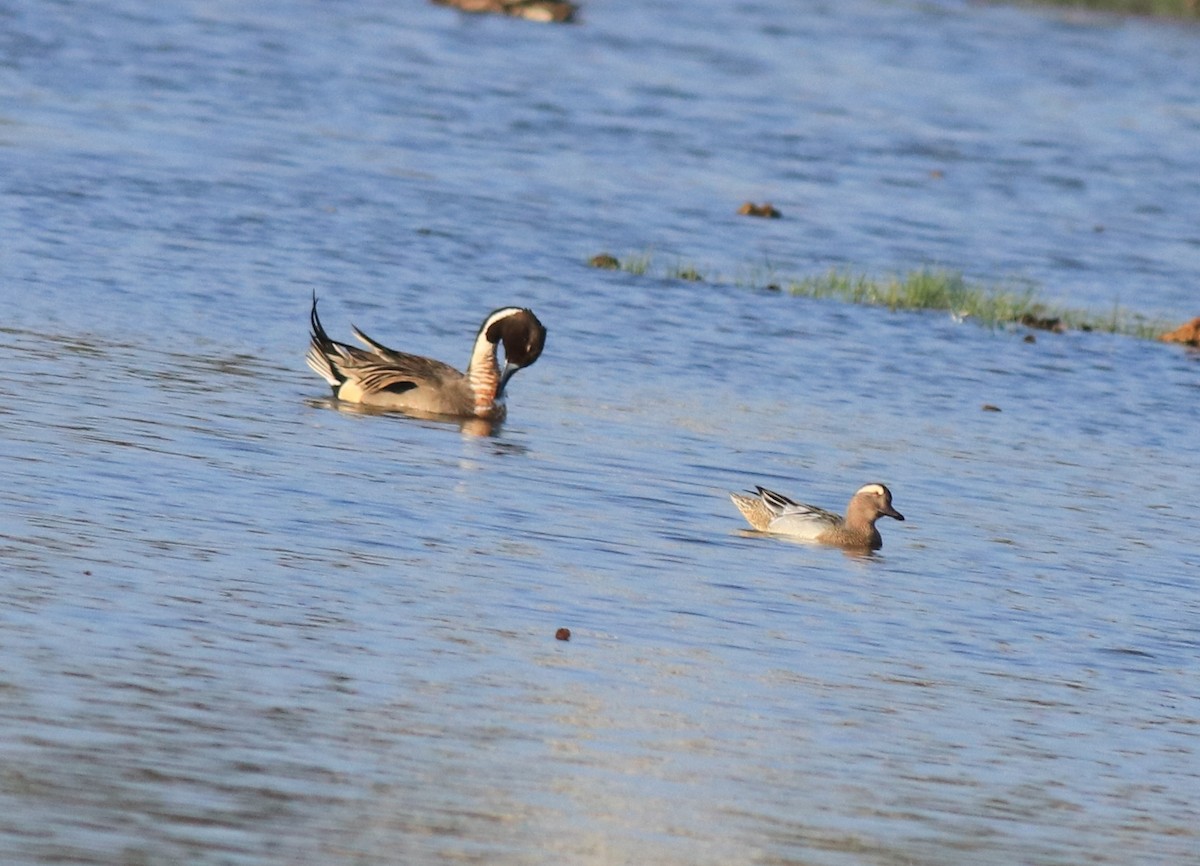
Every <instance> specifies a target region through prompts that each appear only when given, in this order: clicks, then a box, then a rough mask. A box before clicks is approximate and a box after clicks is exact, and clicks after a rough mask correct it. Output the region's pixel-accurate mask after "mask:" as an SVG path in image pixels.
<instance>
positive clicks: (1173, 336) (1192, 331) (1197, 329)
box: [1158, 316, 1200, 348]
mask: <svg viewBox="0 0 1200 866" xmlns="http://www.w3.org/2000/svg"><path fill="white" fill-rule="evenodd" d="M1158 339H1160V340H1162V341H1163V342H1164V343H1183V344H1184V345H1185V346H1194V347H1196V348H1200V316H1197V317H1196V318H1194V319H1192V320H1191V321H1190V322H1184V323H1183V324H1182V325H1180V326H1179V327H1178V328H1176V329H1175V330H1174V331H1168V332H1167V333H1165V334H1161V335H1159V338H1158Z"/></svg>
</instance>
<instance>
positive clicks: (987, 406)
mask: <svg viewBox="0 0 1200 866" xmlns="http://www.w3.org/2000/svg"><path fill="white" fill-rule="evenodd" d="M983 411H984V412H999V411H1000V407H999V406H993V405H992V404H991V403H984V404H983Z"/></svg>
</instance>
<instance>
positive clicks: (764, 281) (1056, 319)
mask: <svg viewBox="0 0 1200 866" xmlns="http://www.w3.org/2000/svg"><path fill="white" fill-rule="evenodd" d="M620 267H621V269H622V270H624V271H627V272H629V273H631V274H635V275H637V276H657V277H658V278H660V279H668V280H689V281H693V282H705V283H715V284H717V285H722V284H724V285H737V286H742V287H745V288H755V289H770V290H772V291H779V292H783V293H786V294H789V295H795V296H799V297H806V298H829V299H834V300H838V301H843V302H847V303H852V304H865V305H867V306H872V307H886V308H887V309H889V310H892V311H899V310H939V311H944V312H947V313H950V314H951V315H953V316H955V317H957V318H961V319H970V320H972V321H974V322H977V323H979V324H981V325H983V326H985V327H991V328H996V327H1006V326H1010V325H1025V326H1027V327H1031V328H1035V329H1039V330H1060V331H1061V330H1071V329H1074V330H1083V331H1102V332H1105V333H1111V334H1123V335H1126V336H1130V337H1137V338H1139V339H1144V340H1150V339H1155V338H1156V337H1158V335H1159V334H1161V333H1163V332H1164V331H1165V330H1167V328H1168V325H1167V323H1165V322H1162V321H1154V320H1150V319H1147V318H1146V317H1144V316H1141V315H1139V314H1137V313H1135V312H1132V311H1130V310H1128V309H1126V308H1124V307H1121V306H1120V305H1119V304H1114V305H1113V307H1112V308H1111V309H1108V310H1104V311H1102V312H1089V311H1086V310H1072V309H1067V308H1062V307H1056V306H1054V305H1052V304H1047V303H1045V302H1044V301H1042V300H1041V299H1040V298H1039V296H1038V292H1037V289H1036V288H1035V287H1033V286H1021V287H1017V288H1012V289H1009V288H1001V287H992V286H984V285H979V284H976V283H972V282H970V281H969V280H967V279H966V278H965V277H963V275H962V274H960V273H957V272H955V271H950V270H942V269H935V268H922V269H920V270H916V271H913V272H911V273H908V274H904V275H902V276H892V277H882V278H878V277H871V276H867V275H865V274H855V273H849V272H846V271H839V270H831V271H828V272H827V273H825V274H821V275H818V276H807V277H800V278H791V279H788V278H780V277H779V276H778V275H776V274H775V273H774V271H773V270H772V269H770V268H765V269H753V270H751V271H749V276H746V277H741V278H738V279H733V280H727V279H722V278H721V277H720V276H719V275H715V274H710V273H705V272H704V271H702V270H701V269H700V268H698V267H697V266H695V265H690V264H684V263H682V262H676V263H675V264H674V265H671V266H667V267H665V268H662V269H661V270H659V269H656V268H655V267H654V260H653V256H652V255H651V254H650V253H641V254H639V255H635V256H631V257H627V258H625V259H622V260H621V262H620Z"/></svg>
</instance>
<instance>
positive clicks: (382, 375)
mask: <svg viewBox="0 0 1200 866" xmlns="http://www.w3.org/2000/svg"><path fill="white" fill-rule="evenodd" d="M310 322H311V324H312V335H311V339H310V341H309V347H308V355H307V356H306V360H307V362H308V366H309V367H311V368H312V369H313V370H315V371H316V372H317V374H318V375H320V376H321V377H322V378H324V379H325V381H326V382H328V383H329V384H330V385H331V386H332V387H333V389H334V392H335V393H337V392H338V390H339V389H340V388H341V386H342V385H343V384H345V383H346V382H352V383H353V384H354V385H356V386H357V387H358V389H359V391H360V392H361V393H362V395H364V396H366V395H369V394H372V393H382V392H386V391H390V392H393V393H403V392H405V391H411V390H412V389H414V388H419V387H421V386H422V385H431V386H435V387H436V386H438V385H439V384H441V383H443V382H446V381H454V380H459V379H461V378H462V373H460V372H459V371H458V370H455V369H454V368H453V367H451V366H450V365H449V364H445V363H442V362H441V361H437V360H434V359H433V358H426V357H423V356H421V355H410V354H409V353H407V352H397V351H395V350H394V349H389V348H388V347H387V346H385V345H383V344H382V343H379V342H377V341H375V340H372V339H371V338H370V337H368V336H367V335H366V334H364V333H363V332H362V331H360V330H358V329H357V328H355V329H354V334H355V336H356V337H358V339H360V340H362V341H363V343H365V344H366V345H367V346H368V347H370V351H368V350H366V349H360V348H358V347H357V346H351V345H349V344H347V343H341V342H338V341H337V340H334V339H332V338H330V336H329V334H327V333H326V331H325V328H324V327H323V326H322V325H321V320H320V318H319V317H318V316H317V301H316V298H315V297H314V298H313V307H312V313H311V315H310Z"/></svg>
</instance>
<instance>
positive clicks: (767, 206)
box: [737, 201, 783, 220]
mask: <svg viewBox="0 0 1200 866" xmlns="http://www.w3.org/2000/svg"><path fill="white" fill-rule="evenodd" d="M737 212H738V213H739V214H741V215H742V216H752V217H765V218H766V219H773V220H777V219H779V218H780V217H781V216H783V214H781V213H780V212H779V211H778V210H777V209H776V208H775V206H774V205H773V204H771V203H770V202H769V201H764V202H763V203H762V204H755V203H754V202H752V201H748V202H746V203H745V204H743V205H742V206H741V207H740V208H738V211H737Z"/></svg>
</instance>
